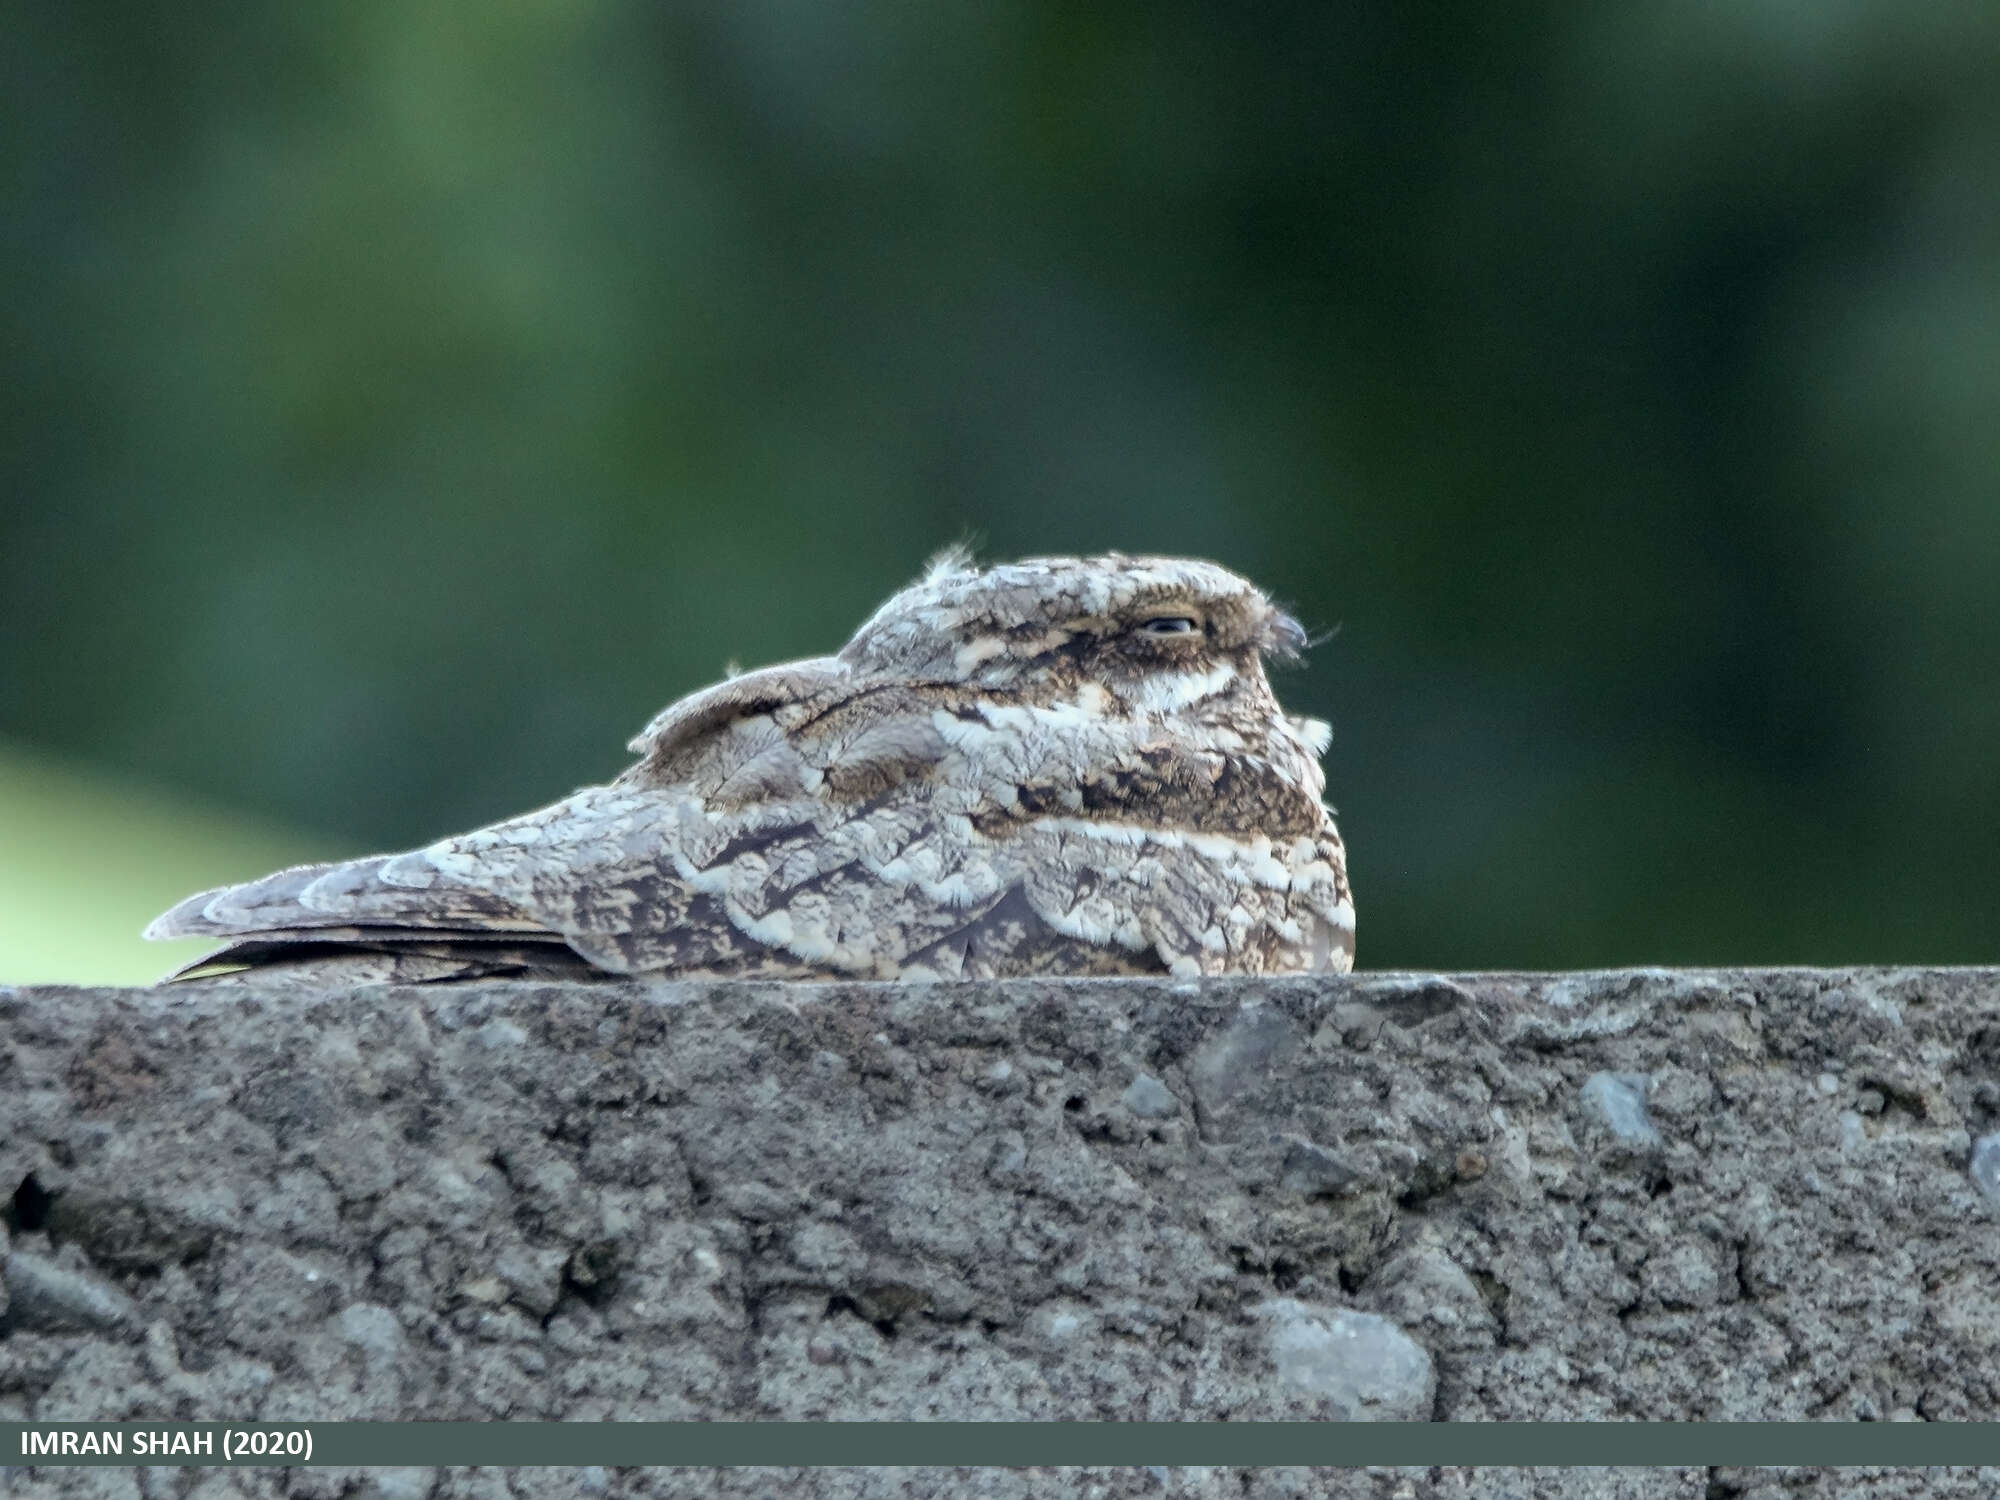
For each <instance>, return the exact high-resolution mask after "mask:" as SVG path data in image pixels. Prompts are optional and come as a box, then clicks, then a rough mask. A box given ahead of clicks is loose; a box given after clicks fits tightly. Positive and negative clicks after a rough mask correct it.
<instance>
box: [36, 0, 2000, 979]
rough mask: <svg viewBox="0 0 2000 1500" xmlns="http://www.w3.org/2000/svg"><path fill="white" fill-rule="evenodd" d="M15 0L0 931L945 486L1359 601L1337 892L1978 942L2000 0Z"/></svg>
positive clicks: (638, 639) (757, 591)
mask: <svg viewBox="0 0 2000 1500" xmlns="http://www.w3.org/2000/svg"><path fill="white" fill-rule="evenodd" d="M0 14H4V19H5V34H6V35H7V37H8V39H9V43H8V46H7V47H6V48H5V49H4V52H0V141H4V161H5V177H4V187H0V192H4V195H5V198H4V213H0V320H4V321H3V322H0V377H4V389H5V395H6V399H5V402H4V410H0V465H4V469H3V470H0V472H3V473H4V482H5V489H4V494H0V979H15V980H20V979H39V978H70V979H125V980H136V979H139V978H143V977H144V976H146V975H148V974H151V973H154V972H157V971H158V969H159V968H161V967H162V966H164V965H165V964H166V963H167V962H169V961H170V960H171V959H173V958H174V957H175V956H176V955H173V954H167V953H162V952H160V951H158V950H154V949H146V948H143V947H141V946H140V945H139V944H138V943H137V941H136V938H135V936H134V933H135V930H136V928H137V927H138V926H139V925H140V924H141V923H142V922H143V921H144V920H145V919H146V918H147V917H148V916H150V915H151V914H152V912H153V911H155V910H157V909H158V908H159V907H160V906H163V905H165V904H166V903H167V902H168V901H170V900H171V899H173V898H174V897H175V896H177V895H179V894H181V893H182V892H183V891H185V890H187V889H191V888H193V887H195V886H197V885H201V884H205V883H214V882H216V881H220V880H224V879H229V878H240V877H247V876H250V875H254V874H258V873H261V872H262V871H263V870H264V869H266V868H269V867H271V866H272V865H274V864H277V863H281V862H288V861H290V860H294V859H302V858H308V857H319V856H325V855H332V854H339V853H347V852H358V851H362V850H366V849H371V848H388V847H399V846H408V845H412V844H415V843H419V842H422V841H425V840H428V839H430V838H432V837H435V836H437V835H440V834H443V833H447V832H451V831H455V830H458V829H461V828H464V827H469V826H472V825H475V824H478V823H481V822H485V821H489V820H491V819H494V818H497V817H500V816H502V815H505V814H509V813H513V812H516V811H520V810H523V809H525V808H527V807H529V806H532V805H535V804H537V803H539V802H543V801H546V800H548V799H550V798H553V797H555V796H558V795H561V794H562V793H564V792H567V791H568V790H570V789H571V788H572V787H574V786H576V785H578V784H580V783H583V782H585V781H591V780H598V779H601V778H603V777H606V776H608V775H610V774H612V773H614V772H615V771H617V770H618V769H619V768H620V767H621V766H622V765H623V764H624V762H625V755H624V753H623V750H622V748H621V747H622V745H623V742H624V740H625V739H626V737H627V736H628V735H629V734H631V733H632V732H633V731H634V730H635V729H636V728H637V727H638V726H639V725H640V724H641V723H643V722H644V721H645V719H646V718H647V717H648V716H649V715H650V714H651V713H652V712H653V711H654V710H655V709H657V708H658V707H659V706H660V705H662V704H663V703H665V702H666V701H668V700H669V699H671V698H673V697H676V696H678V695H679V694H681V693H684V692H686V691H688V690H690V689H693V688H695V687H697V686H699V685H701V684H703V683H705V682H707V681H709V680H711V679H713V678H714V677H716V676H717V675H719V673H720V671H721V669H722V667H723V665H724V663H725V662H727V661H729V660H731V659H735V660H739V661H741V662H742V663H744V664H746V665H755V664H759V663H763V662H767V661H772V660H777V659H782V658H786V657H792V656H798V655H805V654H811V653H816V652H820V651H825V650H830V649H832V648H834V647H836V646H837V645H838V644H839V643H840V642H841V641H842V640H843V639H844V638H845V636H846V635H847V634H848V632H849V631H850V630H851V629H852V628H853V626H854V625H856V624H857V623H858V622H859V621H860V620H861V619H862V618H863V617H864V616H865V615H866V614H867V612H868V611H869V610H870V609H871V608H872V607H873V606H874V605H875V604H876V603H877V602H878V601H879V600H880V599H881V598H882V597H883V596H884V595H886V594H887V593H888V592H890V591H891V590H892V589H894V588H896V587H897V586H898V585H900V584H901V583H903V582H905V581H906V580H907V579H908V578H909V577H910V576H911V575H912V574H913V573H914V571H915V570H916V569H917V568H918V566H919V565H920V563H921V562H922V560H923V558H924V556H925V555H926V554H927V553H929V552H930V551H931V550H932V549H933V548H935V547H936V546H938V545H939V544H941V543H944V542H948V541H951V540H953V539H955V538H958V537H960V536H962V535H967V534H970V535H972V536H974V537H975V538H977V539H978V540H979V541H980V543H981V545H982V550H983V552H984V553H985V554H986V555H988V556H996V557H1007V556H1011V555H1016V554H1021V553H1030V552H1057V551H1074V550H1078V549H1097V548H1105V547H1113V546H1116V547H1122V548H1125V549H1127V550H1139V551H1163V552H1182V553H1194V554H1201V555H1205V556H1210V557H1214V558H1216V559H1218V560H1220V561H1222V562H1224V563H1227V564H1229V565H1231V566H1233V567H1236V568H1238V569H1240V570H1241V571H1243V572H1245V573H1248V574H1249V575H1251V576H1253V577H1254V578H1256V579H1257V580H1259V581H1260V582H1262V583H1264V584H1265V585H1266V586H1267V587H1268V588H1270V589H1271V590H1272V591H1273V592H1274V593H1276V594H1277V595H1279V596H1280V597H1282V598H1284V599H1287V600H1289V601H1290V602H1291V603H1292V604H1293V605H1294V606H1295V607H1296V608H1297V610H1298V612H1299V613H1300V614H1301V615H1302V616H1303V617H1304V618H1305V619H1306V620H1307V621H1308V623H1310V624H1312V625H1314V626H1316V627H1319V628H1321V629H1333V628H1335V627H1337V633H1336V634H1335V635H1333V637H1332V639H1331V640H1329V641H1328V642H1327V643H1326V644H1325V645H1323V646H1322V647H1320V648H1319V649H1318V650H1317V651H1316V652H1315V654H1314V655H1313V657H1312V660H1311V661H1310V663H1309V664H1308V665H1307V666H1305V667H1304V668H1303V669H1300V670H1298V671H1295V672H1292V673H1288V674H1286V675H1285V676H1284V677H1283V678H1282V679H1281V681H1280V691H1281V693H1282V695H1283V696H1284V697H1285V699H1286V701H1287V702H1288V703H1289V704H1290V705H1291V706H1293V707H1294V708H1295V709H1297V710H1300V711H1305V712H1310V713H1313V714H1316V715H1319V716H1322V717H1325V718H1328V719H1330V720H1331V721H1332V723H1333V725H1334V730H1335V738H1334V743H1333V749H1332V752H1331V754H1330V756H1329V760H1328V770H1329V775H1330V780H1331V797H1332V800H1333V801H1334V802H1335V803H1336V804H1337V806H1338V807H1339V809H1340V813H1341V823H1342V826H1343V828H1344V829H1345V831H1346V833H1347V836H1348V840H1349V843H1350V846H1351V851H1352V860H1353V871H1354V879H1355V886H1356V890H1357V893H1358V904H1359V909H1360V961H1361V963H1362V965H1363V966H1364V967H1371V968H1383V967H1401V966H1421V967H1439V968H1456V967H1479V966H1500V965H1523V966H1532V967H1564V966H1574V965H1588V964H1611V963H1652V962H1667V963H1701V962H1736V961H1746V962H1749V961H1759V962H1779V961H1838V960H1879V961H1904V960H1926V961H1981V960H1985V961H1990V960H1994V959H1996V958H2000V943H1996V941H1995V937H1994V923H1995V916H1996V911H2000V875H1996V870H1995V852H1996V835H2000V777H1996V775H1995V774H1994V768H1993V762H1994V757H1995V749H1996V745H2000V691H1996V676H2000V674H1996V670H1995V666H1994V663H1995V660H1996V657H2000V6H1993V5H1990V4H1983V3H1980V4H1957V5H1952V4H1944V5H1922V6H1910V5H1904V4H1899V3H1895V0H1843V3H1838V4H1829V5H1798V4H1791V3H1786V4H1777V3H1772V0H1731V3H1728V4H1695V5H1684V6H1640V7H1612V8H1605V7H1588V6H1580V5H1579V6H1557V5H1543V6H1537V5H1532V4H1529V5H1520V6H1514V7H1493V6H1489V5H1485V4H1471V3H1464V0H1460V3H1446V4H1440V5H1432V6H1408V5H1394V6H1390V5H1372V6H1369V5H1363V6H1340V5H1326V4H1323V3H1310V4H1306V3H1301V4H1293V5H1278V4H1268V5H1248V6H1223V5H1212V6H1195V5H1177V4H1151V5H1144V6H1120V5H1115V4H1114V5H1098V6H1091V7H1077V6H1058V5H1051V4H1019V5H1009V6H998V5H992V6H972V5H956V4H947V5H941V6H872V5H860V6H838V7H836V6H827V5H821V4H816V3H806V0H732V3H728V4H712V5H693V6H661V5H654V4H644V3H636V0H498V3H494V4H488V5H482V6H464V5H457V4H441V3H437V0H396V3H394V4H387V3H380V0H359V3H355V4H350V5H343V6H333V7H306V6H289V5H279V4H275V3H268V0H253V3H248V4H245V3H232V4H229V5H220V4H203V3H188V0H180V3H176V4H173V5H167V4H164V3H157V0H153V3H149V0H126V3H122V4H112V5H105V6H37V5H27V4H20V3H10V4H6V5H5V6H4V7H0Z"/></svg>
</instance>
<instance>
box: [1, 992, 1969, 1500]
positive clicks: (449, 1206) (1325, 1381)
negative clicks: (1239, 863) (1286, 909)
mask: <svg viewBox="0 0 2000 1500" xmlns="http://www.w3.org/2000/svg"><path fill="white" fill-rule="evenodd" d="M1995 1160H2000V971H1992V970H1969V969H1960V970H1925V969H1896V970H1823V971H1803V970H1799V971H1781V970H1762V971H1736V970H1716V971H1667V970H1648V971H1630V972H1612V973H1584V974H1564V975H1473V976H1467V975H1459V976H1450V977H1445V976H1420V975H1419V976H1411V975H1358V976H1353V977H1346V978H1327V979H1285V980H1253V979H1241V980H1228V981H1202V982H1199V983H1187V982H1177V981H1169V980H1160V981H1153V980H1137V979H1126V980H1066V981H1051V980H1034V981H1028V980H1023V981H1014V982H1008V983H1003V984H987V985H959V984H935V985H909V986H884V985H862V984H828V985H783V984H765V983H716V984H666V983H643V982H615V983H614V982H604V983H597V984H589V983H572V984H546V983H528V982H495V981H488V982H477V983H462V984H445V985H434V986H410V987H373V988H367V987H364V988H354V989H347V990H341V991H337V992H333V991H316V990H313V989H310V988H306V987H301V986H300V985H299V984H298V983H297V981H285V982H278V981H273V982H270V983H268V984H255V985H248V986H240V987H216V988H204V987H202V986H200V985H181V986H172V987H166V988H161V989H156V990H65V989H13V990H9V989H4V988H0V1205H5V1204H6V1203H7V1200H8V1199H9V1198H11V1207H10V1208H8V1209H7V1212H6V1215H5V1229H4V1231H0V1419H22V1418H28V1419H79V1420H80V1419H105V1420H130V1419H140V1418H169V1419H171V1418H175V1417H180V1418H196V1417H201V1418H221V1417H238V1416H240V1417H244V1418H256V1419H261V1420H265V1421H270V1422H285V1421H293V1420H302V1419H308V1418H319V1419H336V1418H413V1419H430V1420H442V1419H477V1418H502V1417H513V1418H532V1419H551V1418H561V1419H573V1420H598V1419H653V1418H694V1417H712V1418H719V1417H746V1418H747V1417H757V1418H792V1419H819V1418H835V1419H869V1418H912V1419H975V1420H1005V1419H1015V1418H1060V1419H1094V1418H1108V1419H1153V1420H1160V1419H1179V1418H1229V1419H1234V1420H1263V1419H1284V1418H1311V1419H1354V1420H1370V1419H1399V1418H1417V1419H1436V1420H1486V1419H1492V1420H1507V1419H1552V1418H1584V1419H1610V1420H1618V1419H1718V1420H1719V1419H1779V1418H1783V1419H1806V1418H1810V1419H1836V1420H1838V1419H1853V1418H1871V1419H1883V1420H1903V1421H1909V1420H1921V1419H1945V1420H1964V1419H1982V1420H1990V1419H1993V1418H1995V1417H2000V1356H1996V1350H2000V1201H1996V1189H1995V1187H1994V1183H1995V1181H1996V1180H2000V1169H1996V1168H1995V1167H1994V1165H1993V1162H1994V1161H1995ZM8 1483H9V1484H10V1486H11V1488H9V1490H8V1493H9V1494H10V1495H11V1494H13V1493H16V1492H18V1493H37V1494H39V1493H49V1494H63V1495H69V1494H75V1495H86V1494H89V1495H97V1494H103V1495H118V1496H126V1495H130V1496H134V1497H145V1500H155V1497H160V1496H173V1497H184V1496H189V1495H194V1496H200V1497H207V1496H210V1495H211V1494H213V1495H216V1496H229V1495H239V1494H240V1495H246V1496H250V1495H277V1494H283V1495H296V1496H321V1495H325V1496H363V1495H368V1496H375V1495H379V1496H385V1497H386V1496H390V1495H410V1496H424V1497H434V1500H443V1497H457V1496H465V1497H485V1496H492V1497H502V1496H514V1495H527V1494H538V1495H539V1494H550V1495H571V1494H574V1495H579V1496H582V1495H592V1496H594V1495H611V1496H623V1495H632V1496H642V1495H647V1496H650V1495H661V1496H666V1495H681V1494H722V1495H760V1494H781V1493H803V1494H819V1495H828V1496H844V1495H854V1496H863V1495H878V1494H880V1495H887V1494H894V1495H903V1494H909V1495H924V1494H938V1493H951V1494H963V1495H982V1496H985V1495H991V1496H1003V1495H1004V1496H1014V1495H1022V1496H1026V1495H1039V1494H1048V1493H1056V1492H1060V1493H1065V1494H1069V1493H1076V1494H1098V1495H1104V1496H1124V1495H1184V1496H1190V1497H1192V1496H1210V1495H1216V1496H1220V1495H1227V1496H1231V1497H1263V1496H1270V1497H1277V1496H1291V1495H1315V1494H1341V1495H1349V1494H1351V1495H1358V1496H1359V1495H1365V1496H1371V1497H1377V1496H1379V1497H1390V1496H1407V1497H1410V1500H1422V1497H1430V1496H1439V1497H1442V1496H1455V1495H1472V1494H1482V1495H1496V1496H1520V1497H1529V1496H1541V1495H1556V1494H1562V1495H1589V1496H1607V1497H1608V1496H1628V1497H1632V1500H1640V1497H1648V1500H1650V1497H1655V1496H1659V1497H1666V1496H1676V1497H1688V1500H1725V1497H1732V1496H1742V1497H1749V1500H1778V1497H1780V1496H1795V1495H1800V1494H1808V1493H1810V1494H1815V1495H1821V1494H1866V1495H1882V1496H1890V1495H1897V1496H1901V1495H1940V1496H1957V1495H1964V1496H1981V1497H1991V1496H1993V1495H1995V1494H1996V1493H2000V1474H1996V1473H1995V1472H1994V1471H1973V1470H1935V1471H1911V1470H1879V1471H1870V1470H1841V1471H1815V1470H1741V1471H1737V1470H1704V1469H1686V1470H1671V1469H1659V1470H1618V1469H1597V1470H1588V1471H1583V1470H1579V1471H1569V1472H1564V1471H1553V1470H1551V1471H1538V1470H1527V1469H1513V1470H1493V1471H1477V1472H1474V1471H1463V1470H1446V1469H1421V1470H1407V1471H1406V1470H1379V1471H1378V1470H1344V1471H1317V1472H1310V1471H1301V1470H1288V1469H1257V1470H1191V1469H1172V1470H1166V1469H1162V1470H1149V1469H1132V1470H1122V1469H1111V1470H1064V1471H1059V1472H1058V1471H1041V1472H1039V1473H1038V1472H1036V1471H1031V1470H977V1471H926V1470H915V1469H903V1470H898V1469H882V1470H812V1471H801V1472H797V1473H793V1474H790V1475H781V1474H779V1473H777V1471H768V1470H765V1471H736V1472H703V1471H694V1470H671V1469H667V1470H634V1471H628V1470H562V1471H557V1470H547V1471H519V1472H517V1473H507V1472H502V1471H499V1470H477V1469H474V1470H448V1471H429V1470H417V1471H401V1470H355V1471H344V1472H342V1471H333V1470H241V1471H236V1472H234V1473H226V1474H216V1473H213V1472H210V1471H200V1470H193V1469H189V1470H168V1469H162V1470H147V1471H142V1470H68V1471H64V1470H55V1469H48V1470H41V1471H37V1472H36V1473H35V1474H33V1475H27V1474H25V1473H23V1472H22V1471H15V1472H14V1473H13V1475H12V1476H11V1478H10V1480H9V1481H8Z"/></svg>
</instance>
